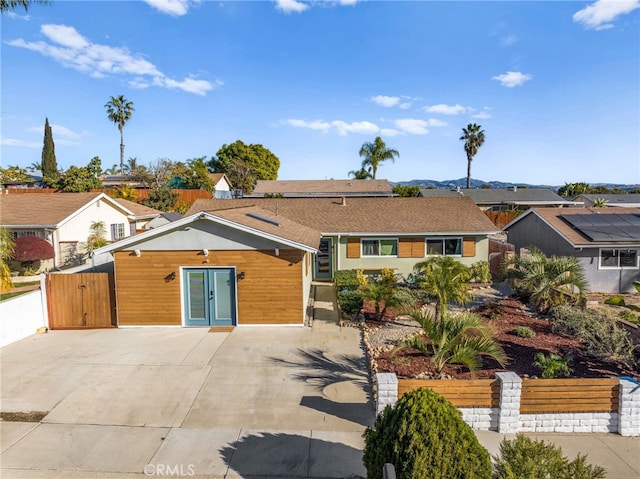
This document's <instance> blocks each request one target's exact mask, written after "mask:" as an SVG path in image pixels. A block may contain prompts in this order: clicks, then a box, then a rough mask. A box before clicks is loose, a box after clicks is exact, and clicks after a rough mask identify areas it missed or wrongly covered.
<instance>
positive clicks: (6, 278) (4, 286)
mask: <svg viewBox="0 0 640 479" xmlns="http://www.w3.org/2000/svg"><path fill="white" fill-rule="evenodd" d="M14 251H15V242H14V241H13V236H12V235H11V232H10V231H9V230H8V229H6V228H0V290H2V291H6V290H8V289H11V288H13V280H12V279H11V269H10V268H9V261H10V260H11V258H12V257H13V252H14Z"/></svg>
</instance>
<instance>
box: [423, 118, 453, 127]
mask: <svg viewBox="0 0 640 479" xmlns="http://www.w3.org/2000/svg"><path fill="white" fill-rule="evenodd" d="M427 124H428V125H429V126H438V127H439V126H447V125H448V123H447V122H446V121H442V120H438V119H436V118H429V119H428V120H427Z"/></svg>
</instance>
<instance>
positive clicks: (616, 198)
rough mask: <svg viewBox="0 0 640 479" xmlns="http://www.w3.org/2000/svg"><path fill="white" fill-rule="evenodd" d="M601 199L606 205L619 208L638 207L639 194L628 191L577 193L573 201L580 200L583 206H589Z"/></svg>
mask: <svg viewBox="0 0 640 479" xmlns="http://www.w3.org/2000/svg"><path fill="white" fill-rule="evenodd" d="M599 199H602V200H604V201H605V202H606V205H607V207H609V206H611V207H614V206H617V207H619V208H640V194H637V193H629V194H622V195H597V194H595V195H594V194H588V195H579V196H576V197H575V198H574V199H573V200H574V201H581V202H582V203H584V206H585V207H587V208H589V207H591V206H593V203H594V202H595V201H596V200H599Z"/></svg>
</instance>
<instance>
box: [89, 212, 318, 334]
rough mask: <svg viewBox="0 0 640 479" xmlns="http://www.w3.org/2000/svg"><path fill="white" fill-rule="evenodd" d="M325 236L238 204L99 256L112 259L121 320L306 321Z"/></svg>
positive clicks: (117, 245) (225, 323) (171, 322)
mask: <svg viewBox="0 0 640 479" xmlns="http://www.w3.org/2000/svg"><path fill="white" fill-rule="evenodd" d="M218 201H222V202H225V203H226V204H227V205H228V204H229V200H218ZM319 241H320V233H319V232H318V231H317V230H314V229H312V228H309V227H306V226H303V225H300V224H298V223H295V222H293V221H291V220H289V219H287V218H284V217H282V216H277V215H274V214H273V213H271V212H269V211H265V210H262V209H260V208H255V207H249V208H234V209H229V210H225V211H219V212H216V213H213V214H209V213H203V212H197V213H195V214H192V215H190V216H188V217H185V218H182V219H179V220H177V221H173V222H171V223H168V224H165V225H163V226H160V227H158V228H154V229H152V230H149V231H147V232H145V233H142V234H140V235H137V236H133V237H130V238H127V239H124V240H122V241H119V242H117V243H114V244H111V245H108V246H106V247H104V248H100V249H98V250H96V251H95V254H94V260H95V261H96V262H98V263H99V262H103V264H104V261H105V257H107V259H110V260H111V261H113V269H114V276H115V285H116V303H117V322H118V325H119V326H143V325H153V326H157V325H173V326H207V327H211V326H213V327H216V326H224V327H227V326H236V325H303V324H304V321H305V319H306V315H307V308H308V307H309V298H310V291H311V280H312V276H313V262H312V255H313V253H315V252H316V251H317V247H318V244H319Z"/></svg>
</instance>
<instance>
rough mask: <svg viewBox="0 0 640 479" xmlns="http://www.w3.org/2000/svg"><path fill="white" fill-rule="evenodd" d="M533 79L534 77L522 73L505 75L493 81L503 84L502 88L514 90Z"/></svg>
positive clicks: (494, 78)
mask: <svg viewBox="0 0 640 479" xmlns="http://www.w3.org/2000/svg"><path fill="white" fill-rule="evenodd" d="M532 78H533V76H532V75H529V74H526V73H522V72H507V73H503V74H502V75H497V76H494V77H493V78H492V80H498V81H499V82H500V83H502V86H506V87H507V88H513V87H516V86H520V85H522V84H524V83H526V82H528V81H529V80H531V79H532Z"/></svg>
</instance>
